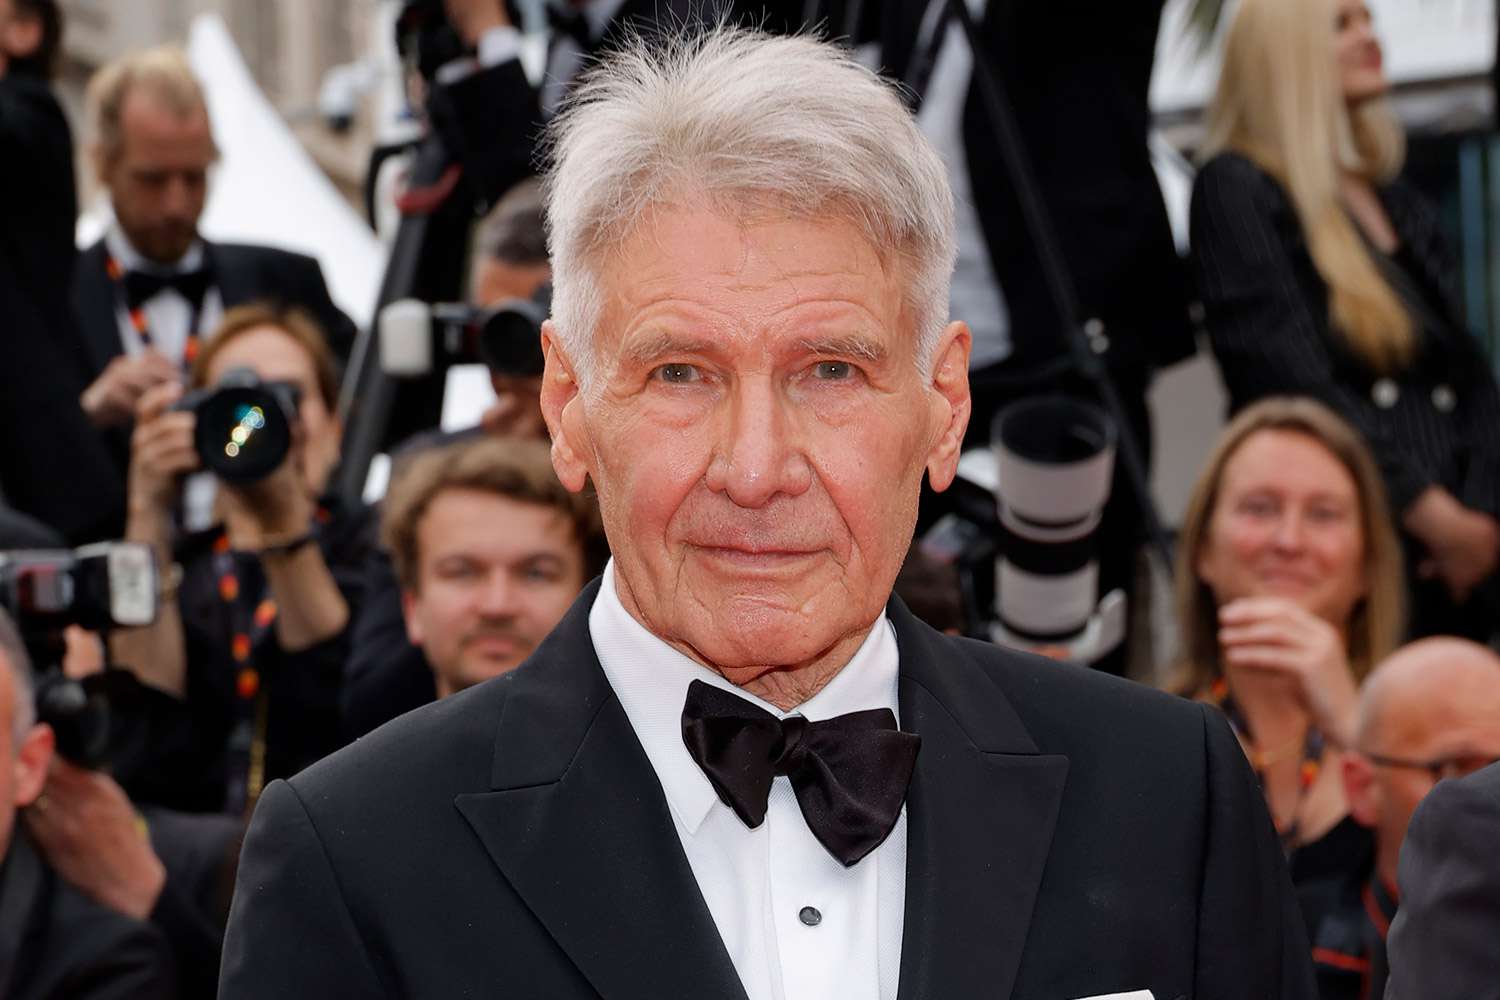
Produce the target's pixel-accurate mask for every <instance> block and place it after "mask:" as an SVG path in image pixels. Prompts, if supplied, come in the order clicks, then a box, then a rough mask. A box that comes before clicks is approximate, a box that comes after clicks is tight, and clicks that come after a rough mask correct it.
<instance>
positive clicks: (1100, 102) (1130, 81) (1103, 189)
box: [866, 0, 1193, 391]
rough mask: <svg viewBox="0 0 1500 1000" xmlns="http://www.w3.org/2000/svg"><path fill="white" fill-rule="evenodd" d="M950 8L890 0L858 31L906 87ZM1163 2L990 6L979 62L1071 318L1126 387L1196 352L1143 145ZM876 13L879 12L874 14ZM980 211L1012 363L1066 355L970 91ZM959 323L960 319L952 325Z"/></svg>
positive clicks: (967, 108)
mask: <svg viewBox="0 0 1500 1000" xmlns="http://www.w3.org/2000/svg"><path fill="white" fill-rule="evenodd" d="M945 2H947V0H887V2H885V3H883V4H880V5H878V7H879V14H878V23H870V24H869V26H868V27H867V28H866V31H868V32H872V33H874V34H875V37H876V38H877V39H878V41H879V44H880V52H881V64H882V68H883V71H884V72H885V73H887V74H888V75H890V76H892V77H893V78H895V79H898V80H899V79H904V78H905V76H906V73H907V71H908V68H909V67H910V65H911V63H912V61H913V60H914V59H915V58H916V57H917V55H918V53H917V52H916V51H915V48H916V46H917V45H918V44H919V42H920V43H921V44H925V40H922V39H921V38H920V36H921V25H922V23H923V18H924V16H925V15H926V13H927V10H928V8H929V7H930V6H933V5H935V4H939V3H945ZM1163 3H1164V0H1112V2H1110V3H1098V2H1097V0H1049V2H1042V0H989V3H988V5H987V6H986V8H985V13H984V17H983V18H982V19H981V21H980V23H979V33H980V35H981V41H982V45H983V47H984V51H983V52H982V53H981V54H980V58H983V59H984V60H985V61H986V62H987V63H989V65H991V66H992V67H994V68H995V70H997V71H998V73H999V75H1000V79H1001V81H1002V83H1003V84H1004V86H1005V89H1006V92H1007V95H1008V97H1009V98H1010V102H1011V106H1012V110H1013V111H1014V113H1015V119H1016V124H1017V126H1018V128H1019V130H1020V133H1021V139H1022V142H1023V143H1024V144H1025V146H1026V153H1027V154H1028V156H1029V157H1030V161H1031V166H1032V172H1033V174H1034V176H1035V177H1036V179H1037V182H1038V186H1039V187H1040V193H1041V196H1042V200H1043V202H1044V204H1045V206H1046V208H1047V211H1048V213H1049V214H1050V216H1051V219H1052V222H1053V227H1054V230H1055V234H1056V236H1057V239H1058V242H1059V244H1060V249H1061V251H1062V254H1063V257H1064V259H1065V260H1066V262H1067V265H1068V267H1069V269H1070V271H1071V272H1072V278H1073V283H1074V285H1075V288H1076V291H1077V294H1078V299H1079V305H1080V308H1081V309H1082V310H1083V315H1082V316H1080V317H1079V319H1081V320H1082V319H1088V318H1099V319H1101V320H1103V322H1104V324H1105V327H1106V329H1107V330H1108V332H1109V344H1110V346H1109V349H1108V351H1107V352H1106V354H1105V360H1106V361H1107V362H1108V363H1109V364H1110V367H1111V369H1112V370H1113V371H1115V372H1116V377H1117V378H1118V377H1120V375H1122V374H1124V375H1126V376H1127V377H1129V376H1134V377H1135V378H1134V381H1135V382H1136V383H1137V384H1136V385H1134V386H1133V387H1132V388H1133V391H1144V386H1145V380H1144V372H1145V371H1146V370H1147V369H1149V368H1150V367H1151V366H1161V365H1166V364H1170V363H1172V362H1174V361H1178V360H1181V359H1182V358H1184V357H1186V356H1187V355H1189V354H1191V353H1192V351H1193V333H1192V327H1191V324H1190V322H1189V319H1188V299H1189V284H1188V278H1187V272H1186V268H1185V266H1184V265H1183V263H1182V261H1181V259H1180V258H1179V257H1178V255H1177V249H1176V245H1175V244H1174V243H1173V240H1172V231H1171V226H1170V224H1169V223H1168V221H1167V212H1166V206H1165V203H1164V202H1163V200H1162V194H1161V188H1160V186H1159V185H1158V183H1157V180H1156V174H1155V172H1154V171H1153V169H1152V166H1151V157H1150V153H1149V150H1148V148H1147V144H1146V136H1147V132H1148V130H1149V127H1150V122H1151V111H1150V106H1149V101H1148V92H1149V90H1150V82H1151V67H1152V63H1153V60H1154V58H1155V53H1156V36H1157V29H1158V24H1159V22H1160V19H1161V11H1162V6H1163ZM872 6H873V5H872ZM963 140H964V149H965V152H966V154H967V165H968V169H969V178H970V181H971V187H972V189H973V196H974V208H975V211H976V212H977V213H978V215H979V222H980V226H981V228H982V229H983V231H984V238H985V243H986V246H987V248H988V250H989V253H990V260H991V262H992V264H993V266H994V269H995V276H996V278H997V279H998V280H999V283H1000V287H1001V288H1002V289H1003V290H1004V293H1005V299H1006V305H1007V307H1008V309H1009V311H1010V321H1011V322H1010V328H1011V331H1012V337H1013V338H1014V354H1013V355H1012V357H1011V358H1010V359H1009V361H1008V366H1015V367H1020V366H1034V365H1040V364H1045V363H1046V362H1048V361H1049V360H1053V359H1057V358H1060V357H1061V356H1063V355H1064V354H1065V353H1066V346H1065V341H1064V340H1063V339H1062V329H1061V317H1060V316H1059V315H1058V313H1057V310H1056V308H1055V307H1054V306H1053V304H1052V300H1051V297H1050V296H1049V295H1048V292H1047V285H1046V283H1045V281H1044V280H1043V278H1042V271H1041V269H1040V268H1039V266H1038V258H1037V254H1036V251H1035V249H1034V246H1033V243H1032V240H1031V238H1030V236H1029V235H1028V233H1027V231H1026V228H1025V225H1024V223H1023V219H1022V216H1021V209H1020V202H1019V201H1018V200H1017V198H1016V196H1015V192H1014V190H1013V188H1012V187H1011V182H1010V178H1009V175H1008V174H1007V173H1006V171H1005V168H1004V165H1003V163H1002V161H1001V156H1000V145H999V139H998V137H997V136H996V134H995V131H994V129H993V128H991V126H990V121H989V118H988V117H987V116H986V113H985V111H984V107H983V104H982V102H981V101H980V99H979V88H978V85H977V83H973V82H971V84H970V87H969V94H968V98H967V100H966V101H965V104H964V112H963ZM960 318H962V317H960Z"/></svg>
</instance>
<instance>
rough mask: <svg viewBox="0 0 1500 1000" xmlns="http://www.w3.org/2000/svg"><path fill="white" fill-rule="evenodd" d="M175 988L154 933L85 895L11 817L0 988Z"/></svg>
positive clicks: (40, 994)
mask: <svg viewBox="0 0 1500 1000" xmlns="http://www.w3.org/2000/svg"><path fill="white" fill-rule="evenodd" d="M18 819H19V817H18ZM176 995H177V991H176V982H175V979H174V972H173V967H172V958H171V955H170V954H169V952H168V950H167V943H166V940H165V939H164V938H163V937H162V936H161V933H160V932H158V931H157V930H156V929H155V928H154V927H152V926H151V925H150V924H145V923H141V922H140V921H137V920H132V919H131V918H129V917H127V916H124V915H123V914H119V913H115V912H114V911H113V910H107V909H105V908H104V907H102V906H99V905H98V904H97V903H94V902H92V901H91V900H88V899H85V898H84V897H83V896H82V895H80V894H79V893H78V892H77V891H75V890H74V889H73V888H72V887H71V886H69V885H68V884H67V883H65V882H63V881H62V880H61V879H59V878H58V877H57V875H56V874H55V873H54V872H53V871H52V869H50V868H48V867H47V866H46V864H44V863H43V861H42V859H41V858H40V857H39V856H38V854H37V853H36V849H35V848H34V847H33V846H32V844H31V841H30V840H29V839H28V838H27V836H26V833H25V831H24V830H23V829H22V828H21V826H20V824H19V823H18V824H17V826H16V828H15V832H14V834H13V839H12V841H11V845H10V851H9V853H8V854H7V855H6V856H5V858H4V863H3V865H0V996H3V997H5V998H6V1000H171V998H172V997H174V996H176Z"/></svg>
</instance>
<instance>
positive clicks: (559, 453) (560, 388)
mask: <svg viewBox="0 0 1500 1000" xmlns="http://www.w3.org/2000/svg"><path fill="white" fill-rule="evenodd" d="M542 354H543V356H544V357H545V358H546V367H544V368H543V369H542V398H541V403H542V419H543V420H545V421H546V422H547V433H548V434H549V435H551V437H552V467H553V468H554V469H555V470H557V478H558V479H559V480H561V481H562V484H563V485H564V486H566V487H567V488H568V489H570V490H572V491H573V492H574V493H577V492H578V491H579V490H581V489H583V486H584V483H585V482H587V481H588V466H587V464H586V463H585V462H584V460H583V456H584V455H586V454H587V453H588V451H587V448H588V442H587V441H586V440H584V434H585V432H584V430H583V426H582V420H581V419H580V418H581V416H582V413H581V410H580V407H581V406H582V401H581V399H580V397H579V389H578V377H577V375H576V374H575V371H576V369H575V368H574V364H573V360H572V359H571V358H569V357H568V353H567V351H566V350H565V349H564V348H563V344H562V339H561V338H560V337H558V335H557V328H556V327H555V326H553V324H552V321H551V320H550V319H549V320H547V321H546V322H545V323H543V324H542Z"/></svg>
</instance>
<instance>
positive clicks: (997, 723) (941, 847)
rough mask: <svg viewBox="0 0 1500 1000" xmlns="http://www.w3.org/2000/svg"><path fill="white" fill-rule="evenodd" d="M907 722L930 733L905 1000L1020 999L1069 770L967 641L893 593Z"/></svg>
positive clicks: (915, 824) (905, 945)
mask: <svg viewBox="0 0 1500 1000" xmlns="http://www.w3.org/2000/svg"><path fill="white" fill-rule="evenodd" d="M889 613H890V618H891V621H892V623H893V624H894V625H895V627H896V636H897V642H898V644H899V646H900V650H901V682H900V702H901V728H903V729H906V730H909V731H912V732H916V733H919V734H921V737H922V750H921V752H920V753H919V754H918V755H917V768H916V773H915V774H914V775H913V777H912V783H911V789H910V791H909V793H908V795H907V800H906V801H907V847H906V859H907V860H906V920H905V930H904V932H903V940H902V948H901V987H900V991H899V994H898V995H899V997H900V1000H945V998H949V997H972V996H992V997H1008V996H1010V993H1011V989H1012V987H1013V985H1014V983H1015V979H1016V973H1017V970H1018V968H1019V967H1020V963H1021V956H1022V953H1023V951H1024V950H1025V945H1026V933H1027V929H1028V927H1029V925H1030V923H1031V911H1032V905H1033V903H1034V902H1035V901H1036V895H1037V887H1038V885H1039V884H1040V882H1041V879H1042V871H1043V868H1044V867H1045V865H1046V861H1047V854H1048V850H1049V848H1050V846H1051V842H1052V831H1053V827H1054V825H1055V824H1056V822H1057V813H1058V807H1059V805H1060V803H1061V801H1062V791H1063V783H1064V779H1065V778H1066V777H1067V771H1068V761H1067V758H1066V757H1063V756H1059V755H1055V754H1043V753H1040V752H1039V751H1038V749H1037V747H1036V745H1035V744H1034V743H1033V742H1032V740H1031V737H1030V736H1029V735H1028V734H1027V732H1026V729H1025V727H1024V726H1022V724H1021V720H1020V719H1019V717H1017V715H1016V713H1015V710H1014V709H1013V708H1012V707H1011V705H1010V702H1009V701H1008V700H1006V698H1005V696H1004V695H1003V694H1002V693H1001V691H1000V688H999V687H998V686H997V685H996V684H995V683H994V681H993V680H992V679H991V678H989V677H988V676H986V675H985V673H984V668H982V667H981V666H979V664H977V663H975V662H973V660H972V659H971V658H970V657H969V656H968V655H967V654H966V653H965V652H964V650H963V648H962V647H961V646H959V645H958V644H957V643H956V642H948V641H945V640H943V639H942V638H941V637H940V636H938V634H937V633H935V632H933V631H932V630H931V629H929V628H927V627H926V626H925V625H922V624H921V623H920V622H918V621H917V620H916V619H915V618H914V617H913V616H912V614H911V612H909V611H907V610H906V607H905V605H903V604H902V603H901V602H900V601H899V600H896V599H893V600H892V601H891V604H890V608H889Z"/></svg>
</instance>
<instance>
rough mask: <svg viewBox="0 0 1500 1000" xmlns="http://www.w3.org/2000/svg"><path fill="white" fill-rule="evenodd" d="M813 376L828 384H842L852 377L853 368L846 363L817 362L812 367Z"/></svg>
mask: <svg viewBox="0 0 1500 1000" xmlns="http://www.w3.org/2000/svg"><path fill="white" fill-rule="evenodd" d="M813 375H814V376H815V377H816V378H820V379H824V380H826V381H829V382H842V381H844V380H845V379H849V378H853V377H854V366H853V365H851V364H850V363H849V362H847V361H819V362H818V363H817V364H816V365H814V366H813Z"/></svg>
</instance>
